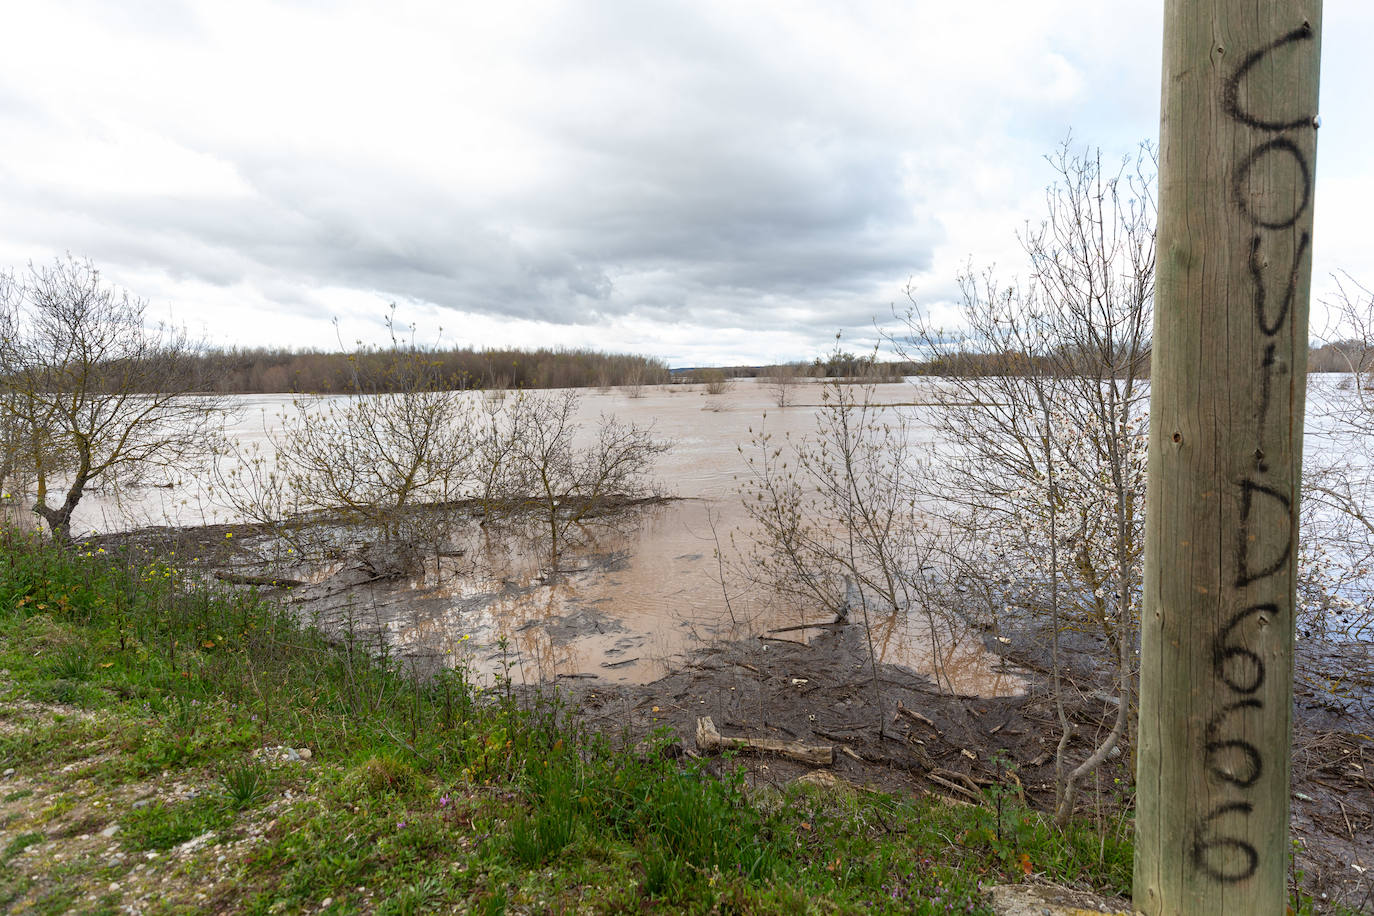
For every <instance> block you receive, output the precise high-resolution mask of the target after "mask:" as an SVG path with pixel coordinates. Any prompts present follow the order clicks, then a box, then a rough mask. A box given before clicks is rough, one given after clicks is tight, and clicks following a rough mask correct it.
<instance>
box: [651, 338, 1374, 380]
mask: <svg viewBox="0 0 1374 916" xmlns="http://www.w3.org/2000/svg"><path fill="white" fill-rule="evenodd" d="M1037 362H1038V363H1039V366H1038V368H1039V369H1040V370H1041V371H1052V370H1051V366H1052V365H1053V366H1059V365H1064V364H1065V362H1066V361H1065V359H1064V356H1063V355H1062V354H1061V355H1060V356H1059V358H1057V359H1056V360H1053V361H1051V360H1048V359H1044V360H1037V359H1036V358H1034V357H1031V356H1029V355H1027V354H1025V353H1017V352H1010V351H1009V352H999V353H979V352H975V351H972V350H967V351H958V352H954V353H949V354H945V355H942V356H936V357H932V358H930V359H927V360H877V359H875V358H874V357H872V356H855V355H854V354H852V353H834V354H830V355H828V356H826V357H824V358H817V359H815V360H813V361H811V362H809V363H808V362H793V363H786V364H781V365H772V366H728V367H724V368H722V369H720V370H717V371H723V372H724V373H725V374H726V376H728V377H730V378H770V377H776V376H778V375H780V374H787V375H792V376H795V377H810V378H850V379H872V380H875V381H884V380H886V381H891V380H895V379H899V378H901V377H903V376H922V375H928V376H944V377H961V378H964V377H975V376H1018V375H1022V376H1023V375H1029V374H1031V372H1032V370H1034V369H1036V368H1037ZM1067 362H1068V364H1070V365H1071V364H1072V363H1073V362H1074V361H1073V359H1072V357H1070V358H1069V359H1068V360H1067ZM1371 363H1374V354H1370V353H1369V352H1368V351H1366V350H1365V348H1364V347H1363V345H1362V344H1360V343H1358V342H1355V341H1349V342H1338V343H1331V344H1325V345H1323V346H1320V347H1313V348H1311V349H1310V350H1309V351H1308V360H1307V371H1309V372H1349V371H1351V369H1352V368H1361V367H1363V368H1365V369H1367V368H1368V367H1369V365H1370V364H1371ZM1136 369H1137V374H1138V376H1139V377H1140V378H1148V377H1149V375H1150V357H1149V354H1148V353H1146V354H1145V357H1144V359H1143V360H1142V364H1141V365H1140V366H1138V367H1136ZM701 371H702V370H701V369H674V370H673V374H674V375H677V376H686V378H687V379H688V380H693V379H694V377H695V376H696V375H697V374H699V373H701Z"/></svg>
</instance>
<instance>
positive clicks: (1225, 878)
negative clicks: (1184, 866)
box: [1192, 802, 1259, 884]
mask: <svg viewBox="0 0 1374 916" xmlns="http://www.w3.org/2000/svg"><path fill="white" fill-rule="evenodd" d="M1254 810H1255V806H1254V805H1252V804H1250V803H1249V802H1225V803H1223V804H1220V805H1217V806H1216V807H1215V808H1213V809H1212V811H1211V812H1210V813H1208V814H1207V816H1206V817H1204V818H1202V820H1201V821H1199V822H1198V824H1197V826H1196V827H1194V828H1193V844H1192V846H1193V848H1192V859H1193V867H1194V868H1197V869H1198V870H1199V871H1201V872H1202V873H1203V874H1205V875H1207V876H1208V877H1210V878H1213V879H1214V880H1216V881H1220V882H1222V883H1223V884H1234V883H1235V882H1237V881H1244V880H1245V879H1246V878H1249V877H1251V876H1252V875H1254V873H1255V872H1257V871H1259V853H1258V852H1257V851H1256V850H1255V847H1254V846H1252V845H1251V844H1249V843H1247V842H1245V841H1244V840H1242V839H1239V838H1238V837H1233V836H1218V837H1208V836H1207V832H1208V831H1209V830H1210V829H1211V826H1212V822H1213V821H1215V820H1216V819H1217V818H1219V817H1223V816H1225V815H1227V814H1232V813H1236V814H1245V815H1249V814H1251V813H1253V812H1254ZM1218 849H1233V850H1236V851H1238V852H1240V853H1241V854H1243V855H1244V856H1245V864H1244V865H1242V866H1241V867H1239V868H1236V867H1234V866H1233V867H1231V868H1229V869H1228V868H1222V867H1219V866H1218V865H1217V864H1214V863H1213V862H1212V859H1211V856H1210V853H1213V852H1215V851H1216V850H1218Z"/></svg>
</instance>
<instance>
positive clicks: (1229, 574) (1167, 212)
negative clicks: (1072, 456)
mask: <svg viewBox="0 0 1374 916" xmlns="http://www.w3.org/2000/svg"><path fill="white" fill-rule="evenodd" d="M1321 15H1322V13H1321V0H1166V2H1165V17H1164V79H1163V101H1162V106H1161V127H1160V129H1161V137H1160V170H1159V183H1160V199H1159V247H1158V251H1159V260H1158V275H1157V283H1156V288H1155V289H1156V293H1155V331H1154V350H1153V357H1152V366H1151V373H1150V375H1151V405H1150V465H1149V493H1148V501H1147V506H1146V523H1145V579H1144V596H1143V609H1142V612H1141V673H1140V730H1139V757H1138V760H1137V776H1138V799H1137V813H1136V862H1135V890H1134V896H1135V907H1136V909H1137V910H1138V911H1139V912H1142V913H1146V914H1151V916H1154V914H1206V916H1216V914H1244V916H1256V914H1276V916H1277V914H1281V913H1283V912H1284V908H1285V905H1286V903H1287V897H1286V893H1285V873H1286V866H1287V863H1288V853H1289V849H1288V793H1289V760H1290V754H1289V741H1290V732H1291V727H1292V722H1291V709H1292V703H1293V663H1292V658H1293V632H1294V627H1293V610H1294V597H1295V596H1294V590H1295V582H1296V572H1297V568H1296V567H1297V537H1298V494H1299V487H1300V484H1301V479H1302V473H1301V471H1302V429H1303V408H1304V401H1305V398H1304V394H1305V391H1304V389H1305V387H1306V378H1307V307H1308V293H1309V284H1310V278H1311V253H1312V207H1313V177H1314V174H1315V166H1316V149H1317V125H1318V121H1317V76H1318V70H1319V66H1318V64H1319V59H1320V50H1321Z"/></svg>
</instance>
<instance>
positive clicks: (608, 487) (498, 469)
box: [480, 389, 669, 572]
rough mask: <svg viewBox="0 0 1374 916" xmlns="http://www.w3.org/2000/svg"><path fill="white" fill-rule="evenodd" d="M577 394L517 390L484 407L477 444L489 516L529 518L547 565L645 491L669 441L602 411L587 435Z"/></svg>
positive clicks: (553, 564)
mask: <svg viewBox="0 0 1374 916" xmlns="http://www.w3.org/2000/svg"><path fill="white" fill-rule="evenodd" d="M578 401H579V397H578V394H577V392H576V391H575V390H573V389H566V390H564V391H561V392H557V393H553V392H529V391H521V392H518V393H516V394H515V395H513V396H512V397H510V398H508V399H507V400H506V402H505V404H504V405H502V406H500V407H499V408H497V409H493V410H492V411H491V415H490V420H489V425H488V429H487V432H486V434H485V436H484V437H483V443H482V446H481V461H480V468H481V472H482V486H483V489H484V494H483V502H484V504H485V505H486V506H487V507H488V512H489V514H490V516H491V517H493V518H496V517H504V518H517V519H520V518H523V519H534V520H536V521H537V523H538V524H539V525H540V527H542V529H543V531H544V532H545V534H546V535H547V542H546V543H547V545H548V552H549V564H550V567H551V569H552V571H554V572H557V570H558V563H559V560H560V558H561V556H562V554H563V552H564V550H566V549H567V547H568V545H569V543H571V542H572V541H574V540H575V538H576V533H577V532H578V531H579V530H581V529H582V528H583V527H584V526H586V525H587V524H588V523H590V522H591V521H592V520H593V519H594V518H597V517H600V516H601V515H602V514H603V513H606V512H607V511H608V510H610V509H613V508H615V507H616V505H617V504H618V503H623V502H625V501H626V500H632V499H636V498H640V497H643V496H645V495H648V494H649V493H650V487H649V481H648V473H649V470H650V468H651V467H652V465H653V461H654V459H655V458H656V457H657V456H658V455H659V454H661V453H662V452H664V451H666V450H667V449H668V448H669V443H667V442H663V441H660V440H656V439H655V438H654V437H653V431H652V430H651V429H648V428H645V427H642V426H638V425H636V424H634V423H625V422H623V421H621V420H618V419H616V418H614V417H605V416H603V417H602V418H601V421H600V423H599V424H597V426H596V428H595V429H594V430H592V431H590V441H587V438H588V437H587V436H584V434H583V429H582V424H581V423H580V422H579V420H578V419H577V406H578Z"/></svg>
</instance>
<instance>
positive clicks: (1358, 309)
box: [1298, 274, 1374, 639]
mask: <svg viewBox="0 0 1374 916" xmlns="http://www.w3.org/2000/svg"><path fill="white" fill-rule="evenodd" d="M1335 280H1336V292H1335V294H1334V295H1333V296H1332V297H1331V298H1330V299H1328V300H1327V301H1326V302H1325V303H1324V304H1325V305H1326V308H1327V312H1328V315H1329V319H1330V322H1331V324H1330V330H1328V332H1327V336H1328V340H1327V343H1326V347H1325V348H1324V349H1325V350H1326V351H1327V352H1328V355H1330V356H1334V357H1335V358H1336V360H1337V361H1338V364H1339V367H1340V372H1339V373H1338V374H1337V375H1335V376H1334V377H1332V376H1330V375H1328V376H1326V377H1320V376H1311V375H1309V384H1308V411H1307V412H1308V422H1307V427H1306V431H1307V435H1308V437H1309V438H1310V439H1312V440H1314V443H1320V444H1319V445H1318V447H1316V448H1308V449H1305V452H1304V455H1303V496H1302V509H1301V513H1302V538H1301V539H1300V542H1299V546H1300V552H1299V560H1300V562H1299V570H1298V598H1299V606H1298V611H1299V615H1300V617H1299V634H1300V635H1302V636H1304V637H1309V638H1313V637H1317V638H1319V637H1329V636H1333V635H1338V636H1343V637H1344V638H1355V639H1369V638H1371V637H1374V610H1371V609H1370V606H1369V600H1368V599H1369V596H1370V591H1371V581H1370V575H1371V573H1372V572H1374V510H1372V509H1371V508H1370V507H1371V506H1372V505H1374V292H1371V290H1370V289H1369V288H1368V287H1366V286H1364V285H1363V284H1361V283H1360V282H1359V281H1357V280H1356V279H1355V278H1353V277H1351V276H1350V275H1349V274H1339V275H1337V276H1336V277H1335Z"/></svg>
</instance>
